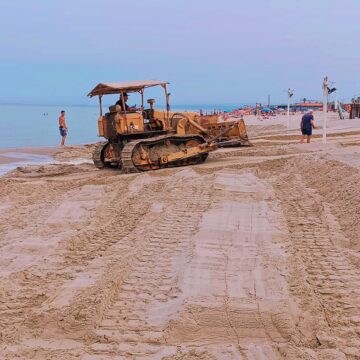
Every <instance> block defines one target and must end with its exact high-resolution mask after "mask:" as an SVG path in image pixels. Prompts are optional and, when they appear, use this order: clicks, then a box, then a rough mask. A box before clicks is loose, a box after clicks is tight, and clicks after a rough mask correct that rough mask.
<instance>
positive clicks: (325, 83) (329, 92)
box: [322, 76, 336, 144]
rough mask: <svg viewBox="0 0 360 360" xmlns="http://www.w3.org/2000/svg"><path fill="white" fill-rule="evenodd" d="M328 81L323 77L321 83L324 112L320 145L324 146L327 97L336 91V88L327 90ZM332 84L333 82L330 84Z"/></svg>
mask: <svg viewBox="0 0 360 360" xmlns="http://www.w3.org/2000/svg"><path fill="white" fill-rule="evenodd" d="M329 83H330V82H329V79H328V77H327V76H325V77H324V81H323V112H324V121H323V137H322V143H323V144H326V131H327V128H326V127H327V106H328V97H329V94H331V93H333V92H334V91H336V88H335V87H333V88H331V89H330V88H329ZM332 84H333V82H332Z"/></svg>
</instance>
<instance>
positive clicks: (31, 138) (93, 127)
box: [0, 105, 236, 149]
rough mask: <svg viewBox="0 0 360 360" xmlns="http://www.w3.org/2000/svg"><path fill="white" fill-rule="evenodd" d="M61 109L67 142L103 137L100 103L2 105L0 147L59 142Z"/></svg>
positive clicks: (224, 107)
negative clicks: (100, 129) (99, 122)
mask: <svg viewBox="0 0 360 360" xmlns="http://www.w3.org/2000/svg"><path fill="white" fill-rule="evenodd" d="M235 107H236V105H221V106H209V105H189V106H187V105H183V106H178V107H173V109H172V110H174V111H183V110H184V109H187V110H193V111H194V110H199V109H203V110H205V111H211V110H214V109H217V110H231V109H233V108H235ZM104 109H105V108H104ZM61 110H65V111H66V121H67V124H68V128H69V133H68V137H67V139H66V144H67V145H79V144H86V143H93V142H96V141H99V140H100V139H101V138H99V137H98V136H97V132H98V130H97V118H98V116H99V110H98V108H97V107H81V106H63V107H60V106H29V105H0V149H8V148H15V147H16V148H18V147H34V146H35V147H36V146H56V145H58V144H59V143H60V134H59V126H58V118H59V115H60V111H61Z"/></svg>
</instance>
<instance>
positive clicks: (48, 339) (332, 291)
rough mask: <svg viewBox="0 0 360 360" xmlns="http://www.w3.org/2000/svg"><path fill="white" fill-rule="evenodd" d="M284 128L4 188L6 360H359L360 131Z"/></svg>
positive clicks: (254, 129)
mask: <svg viewBox="0 0 360 360" xmlns="http://www.w3.org/2000/svg"><path fill="white" fill-rule="evenodd" d="M272 121H273V123H271V124H270V123H265V124H264V123H263V122H261V123H260V122H255V121H254V122H253V123H252V124H250V125H248V130H249V134H250V137H253V138H254V140H253V142H254V145H255V146H254V147H251V148H231V149H222V150H220V151H218V152H215V153H212V154H211V155H210V156H209V159H208V161H207V162H206V163H204V164H202V165H198V166H189V167H183V168H176V169H165V170H161V171H154V172H148V173H141V174H131V175H122V174H119V173H118V172H116V171H110V170H103V171H100V170H97V169H95V168H94V167H93V165H92V164H90V163H86V162H84V160H89V159H90V158H91V150H92V146H91V145H89V146H78V147H71V148H65V149H60V150H58V151H57V152H55V153H54V154H53V156H54V159H55V160H56V163H54V164H51V165H49V164H46V165H31V166H24V167H20V168H17V169H15V170H13V171H12V172H10V173H8V174H7V175H6V176H3V177H2V178H0V196H1V203H0V215H1V216H0V219H1V220H0V247H1V253H0V276H1V284H2V286H1V288H0V328H1V332H0V358H3V359H6V360H8V359H9V360H10V359H16V358H19V359H37V360H40V359H41V360H42V359H70V360H71V359H83V360H109V359H163V360H171V359H173V360H174V359H183V360H191V359H194V360H195V359H211V360H213V359H219V360H220V359H221V360H228V359H234V360H235V359H236V360H239V359H249V360H253V359H255V360H265V359H266V360H267V359H270V360H272V359H274V360H275V359H291V360H295V359H303V360H308V359H315V360H316V359H318V360H328V359H330V360H335V359H336V360H338V359H339V360H342V359H350V360H354V359H359V354H360V340H359V334H360V300H359V299H360V290H359V289H360V256H359V250H360V239H359V234H360V223H359V214H360V193H359V183H360V161H359V159H360V156H359V155H360V146H359V145H360V134H359V131H358V128H357V124H358V123H359V120H355V121H356V122H355V121H354V123H353V126H350V129H349V130H344V128H345V127H346V126H348V125H346V126H345V125H344V124H345V123H340V124H338V122H336V121H335V120H334V123H333V125H332V129H331V130H330V132H331V133H332V135H331V137H329V143H328V144H327V145H323V144H322V143H321V138H320V137H319V138H314V139H313V140H314V141H313V143H312V144H309V145H308V144H304V145H300V144H299V143H298V136H297V138H294V135H295V134H297V133H296V132H295V131H296V130H295V129H294V130H290V131H289V130H287V129H286V128H285V127H284V126H283V125H282V124H281V121H282V120H281V121H280V120H278V122H277V123H276V120H272ZM249 123H251V121H250V120H249ZM350 125H351V123H350ZM294 126H295V125H294Z"/></svg>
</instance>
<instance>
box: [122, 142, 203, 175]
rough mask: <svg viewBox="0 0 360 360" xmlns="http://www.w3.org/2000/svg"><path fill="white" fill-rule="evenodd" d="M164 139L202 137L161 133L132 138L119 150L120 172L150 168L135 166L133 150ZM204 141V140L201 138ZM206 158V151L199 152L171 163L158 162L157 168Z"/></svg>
mask: <svg viewBox="0 0 360 360" xmlns="http://www.w3.org/2000/svg"><path fill="white" fill-rule="evenodd" d="M165 139H179V140H184V141H189V140H192V139H202V140H203V138H202V137H201V136H176V135H162V136H157V137H153V138H151V139H149V140H144V139H140V140H134V141H130V142H128V143H127V144H125V146H124V148H123V150H122V152H121V160H122V172H123V173H127V174H128V173H136V172H140V171H148V170H151V168H149V169H144V168H142V169H141V168H139V167H138V166H136V165H135V164H134V162H133V159H132V157H133V155H134V151H136V148H137V147H138V146H139V145H140V144H143V145H155V144H156V143H159V142H160V141H162V140H165ZM203 141H204V142H205V140H203ZM206 158H207V153H206V154H199V155H197V156H194V157H192V158H188V159H184V160H177V161H174V162H171V163H167V164H163V165H161V164H159V165H158V168H165V167H169V166H170V167H171V166H185V165H190V164H199V163H202V162H204V161H205V160H206Z"/></svg>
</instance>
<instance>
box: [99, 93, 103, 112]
mask: <svg viewBox="0 0 360 360" xmlns="http://www.w3.org/2000/svg"><path fill="white" fill-rule="evenodd" d="M99 106H100V116H102V114H103V113H102V95H99Z"/></svg>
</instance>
